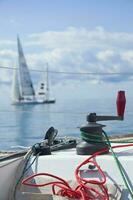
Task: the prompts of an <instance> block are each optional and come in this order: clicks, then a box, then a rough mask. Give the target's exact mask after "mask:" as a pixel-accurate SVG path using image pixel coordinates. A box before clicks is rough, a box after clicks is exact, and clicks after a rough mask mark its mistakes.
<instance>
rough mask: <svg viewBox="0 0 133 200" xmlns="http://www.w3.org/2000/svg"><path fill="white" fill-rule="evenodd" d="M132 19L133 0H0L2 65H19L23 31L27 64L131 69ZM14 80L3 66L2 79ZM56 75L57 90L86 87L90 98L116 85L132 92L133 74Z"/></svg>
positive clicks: (93, 69)
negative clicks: (18, 51) (18, 40)
mask: <svg viewBox="0 0 133 200" xmlns="http://www.w3.org/2000/svg"><path fill="white" fill-rule="evenodd" d="M132 21H133V1H132V0H0V27H1V31H0V58H1V59H0V65H1V66H5V67H7V66H17V49H16V35H17V34H19V35H20V39H21V41H22V44H23V48H24V52H25V54H26V59H27V63H28V65H29V68H34V69H44V68H45V64H46V62H48V63H49V66H50V69H51V70H56V71H68V72H100V73H103V72H108V73H127V72H133V25H132ZM33 76H34V78H37V76H36V75H35V74H33ZM11 79H12V78H11V75H10V72H9V71H8V70H1V77H0V82H1V83H2V82H4V83H5V82H6V83H9V82H11ZM52 80H53V83H54V88H53V91H54V92H55V93H58V91H59V90H60V91H62V95H63V91H64V93H65V94H66V93H67V94H68V95H70V94H72V93H74V94H75V96H76V97H78V94H81V95H80V96H84V95H87V94H86V91H87V90H88V89H89V91H90V93H89V94H88V96H92V97H98V96H101V97H102V96H103V94H105V93H107V96H111V95H114V94H115V93H116V91H117V90H118V89H125V90H127V92H128V94H129V95H131V92H130V89H131V86H132V84H133V83H132V80H133V77H132V76H131V75H130V76H89V77H88V76H72V75H71V76H68V75H67V76H65V75H61V76H60V75H56V76H54V75H52ZM68 83H69V84H68ZM75 87H76V89H77V90H75ZM62 88H64V89H62ZM110 91H112V92H110ZM90 94H91V95H90ZM131 96H132V95H131Z"/></svg>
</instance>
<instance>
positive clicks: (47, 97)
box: [46, 63, 49, 100]
mask: <svg viewBox="0 0 133 200" xmlns="http://www.w3.org/2000/svg"><path fill="white" fill-rule="evenodd" d="M48 73H49V71H48V63H47V68H46V100H49V77H48Z"/></svg>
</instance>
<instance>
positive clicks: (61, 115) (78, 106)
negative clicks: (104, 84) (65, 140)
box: [0, 99, 133, 149]
mask: <svg viewBox="0 0 133 200" xmlns="http://www.w3.org/2000/svg"><path fill="white" fill-rule="evenodd" d="M0 103H1V107H0V149H10V148H11V147H12V146H16V145H22V146H30V145H32V144H34V143H36V142H39V141H40V140H41V139H42V138H43V137H44V133H45V131H46V130H47V129H48V128H49V127H50V126H54V127H55V128H57V129H58V131H59V135H60V136H65V135H69V136H70V135H71V136H79V135H80V131H79V129H78V127H79V126H81V125H83V124H85V123H86V114H87V113H89V112H97V114H115V112H116V108H115V102H114V100H111V99H109V100H99V99H94V100H92V99H88V100H70V99H69V100H58V99H57V102H56V103H55V104H51V105H28V106H27V105H24V106H22V105H21V106H13V105H10V101H6V102H4V101H3V100H2V102H0ZM102 123H103V124H106V125H107V127H106V128H105V130H106V131H107V132H108V134H125V133H132V132H133V106H132V100H130V101H127V106H126V113H125V121H124V122H119V121H115V122H114V121H113V122H111V121H110V122H102Z"/></svg>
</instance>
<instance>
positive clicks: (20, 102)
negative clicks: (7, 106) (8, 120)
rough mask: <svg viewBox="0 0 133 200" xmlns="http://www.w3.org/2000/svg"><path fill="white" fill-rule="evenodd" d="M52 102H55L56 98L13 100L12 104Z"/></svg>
mask: <svg viewBox="0 0 133 200" xmlns="http://www.w3.org/2000/svg"><path fill="white" fill-rule="evenodd" d="M51 103H55V99H51V100H40V99H38V100H37V99H35V100H26V99H25V100H21V101H18V100H16V101H13V102H12V104H13V105H23V104H31V105H32V104H51Z"/></svg>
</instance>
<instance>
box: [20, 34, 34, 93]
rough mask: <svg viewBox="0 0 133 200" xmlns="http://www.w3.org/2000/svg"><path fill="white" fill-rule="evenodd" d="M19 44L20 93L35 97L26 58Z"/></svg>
mask: <svg viewBox="0 0 133 200" xmlns="http://www.w3.org/2000/svg"><path fill="white" fill-rule="evenodd" d="M17 42H18V60H19V81H20V92H21V96H22V97H24V96H33V97H34V96H35V91H34V88H33V84H32V81H31V77H30V73H29V70H28V66H27V63H26V59H25V57H24V53H23V49H22V46H21V43H20V40H19V37H18V38H17Z"/></svg>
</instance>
